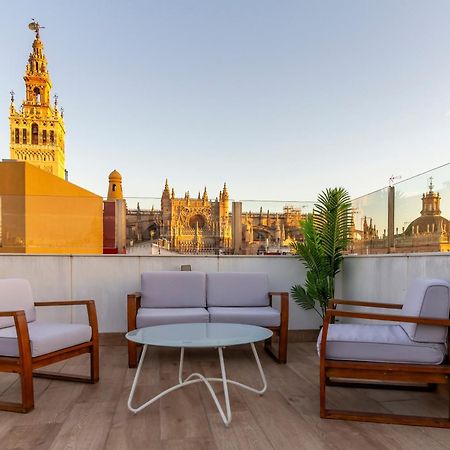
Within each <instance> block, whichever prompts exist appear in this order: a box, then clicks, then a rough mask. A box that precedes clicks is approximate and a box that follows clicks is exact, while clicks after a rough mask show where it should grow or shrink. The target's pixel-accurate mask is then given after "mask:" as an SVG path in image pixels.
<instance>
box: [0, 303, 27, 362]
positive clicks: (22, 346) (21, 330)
mask: <svg viewBox="0 0 450 450" xmlns="http://www.w3.org/2000/svg"><path fill="white" fill-rule="evenodd" d="M0 317H14V326H15V327H16V333H17V343H18V347H19V358H20V359H21V360H22V361H23V364H26V365H30V366H31V347H30V335H29V333H28V323H27V318H26V316H25V311H24V310H23V309H19V310H17V311H0Z"/></svg>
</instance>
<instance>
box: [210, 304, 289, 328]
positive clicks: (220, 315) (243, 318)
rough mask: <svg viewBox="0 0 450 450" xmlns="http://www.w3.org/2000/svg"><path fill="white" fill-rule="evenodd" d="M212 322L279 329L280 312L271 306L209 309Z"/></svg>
mask: <svg viewBox="0 0 450 450" xmlns="http://www.w3.org/2000/svg"><path fill="white" fill-rule="evenodd" d="M208 312H209V320H210V322H217V323H220V322H222V323H243V324H247V325H259V326H261V327H278V326H279V325H280V312H279V311H278V310H277V309H275V308H272V307H271V306H256V307H245V306H244V307H220V306H211V307H209V308H208Z"/></svg>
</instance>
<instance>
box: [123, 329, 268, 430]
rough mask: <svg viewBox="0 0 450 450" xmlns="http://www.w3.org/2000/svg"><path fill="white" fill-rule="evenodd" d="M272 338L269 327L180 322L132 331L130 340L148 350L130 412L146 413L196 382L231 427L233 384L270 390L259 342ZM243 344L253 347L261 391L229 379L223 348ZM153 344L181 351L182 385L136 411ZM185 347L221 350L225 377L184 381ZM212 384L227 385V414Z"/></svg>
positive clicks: (194, 376)
mask: <svg viewBox="0 0 450 450" xmlns="http://www.w3.org/2000/svg"><path fill="white" fill-rule="evenodd" d="M271 336H272V331H270V330H268V329H267V328H262V327H257V326H254V325H240V324H234V323H180V324H171V325H158V326H154V327H146V328H140V329H138V330H134V331H130V332H129V333H127V334H126V338H127V339H129V340H130V341H133V342H137V343H139V344H143V345H144V348H143V350H142V353H141V357H140V359H139V365H138V368H137V370H136V374H135V377H134V380H133V385H132V387H131V392H130V396H129V398H128V409H129V410H130V411H132V412H134V413H135V414H136V413H138V412H139V411H142V410H143V409H144V408H146V407H147V406H149V405H151V404H152V403H154V402H156V401H157V400H159V399H160V398H161V397H163V396H164V395H166V394H168V393H169V392H172V391H175V390H177V389H179V388H181V387H184V386H188V385H190V384H193V383H199V382H203V383H205V385H206V387H207V388H208V390H209V392H210V394H211V397H212V398H213V400H214V403H215V404H216V407H217V409H218V411H219V413H220V416H221V417H222V420H223V422H224V424H225V425H226V426H228V425H229V424H230V422H231V407H230V398H229V396H228V385H229V384H233V385H235V386H239V387H241V388H244V389H247V390H249V391H251V392H255V393H256V394H260V395H262V394H263V393H264V392H265V391H266V389H267V382H266V377H265V376H264V372H263V369H262V366H261V362H260V361H259V358H258V353H257V352H256V348H255V342H259V341H264V340H266V339H268V338H270V337H271ZM240 344H250V346H251V348H252V351H253V355H254V356H255V360H256V364H257V366H258V369H259V373H260V376H261V380H262V384H263V386H262V388H261V389H257V388H254V387H251V386H247V385H246V384H242V383H239V382H238V381H233V380H229V379H227V376H226V371H225V363H224V359H223V349H224V348H225V347H229V346H232V345H240ZM149 345H154V346H158V347H177V348H180V349H181V352H180V367H179V370H178V381H179V382H178V384H176V385H174V386H172V387H170V388H169V389H166V390H165V391H163V392H161V393H160V394H158V395H156V396H155V397H153V398H151V399H150V400H148V401H146V402H145V403H143V404H142V405H140V406H138V407H136V408H134V407H133V406H132V402H133V397H134V392H135V390H136V386H137V383H138V379H139V375H140V373H141V369H142V363H143V361H144V358H145V354H146V352H147V347H148V346H149ZM185 348H217V349H218V351H219V362H220V370H221V374H222V377H221V378H207V377H205V376H203V375H202V374H200V373H191V374H190V375H189V376H188V377H186V378H184V379H183V359H184V349H185ZM211 382H222V384H223V392H224V397H225V409H226V413H225V412H224V410H223V408H222V406H221V405H220V403H219V400H218V398H217V395H216V393H215V392H214V389H213V388H212V386H211Z"/></svg>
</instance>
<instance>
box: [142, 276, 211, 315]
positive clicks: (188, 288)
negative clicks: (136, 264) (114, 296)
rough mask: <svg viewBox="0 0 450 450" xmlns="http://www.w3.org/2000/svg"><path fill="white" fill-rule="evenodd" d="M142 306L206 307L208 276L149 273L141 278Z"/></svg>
mask: <svg viewBox="0 0 450 450" xmlns="http://www.w3.org/2000/svg"><path fill="white" fill-rule="evenodd" d="M141 291H142V299H141V306H143V307H145V308H195V307H197V308H201V307H204V306H206V275H205V274H204V273H202V272H178V271H177V272H175V271H173V272H168V271H162V272H147V273H143V274H142V276H141Z"/></svg>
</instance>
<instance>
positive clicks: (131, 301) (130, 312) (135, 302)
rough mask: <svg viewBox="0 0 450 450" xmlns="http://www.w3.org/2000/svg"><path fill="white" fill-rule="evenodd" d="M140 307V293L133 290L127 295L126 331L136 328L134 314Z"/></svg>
mask: <svg viewBox="0 0 450 450" xmlns="http://www.w3.org/2000/svg"><path fill="white" fill-rule="evenodd" d="M140 307H141V293H140V292H134V293H133V294H128V295H127V322H128V331H133V330H135V329H136V315H137V312H138V309H139V308H140Z"/></svg>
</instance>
